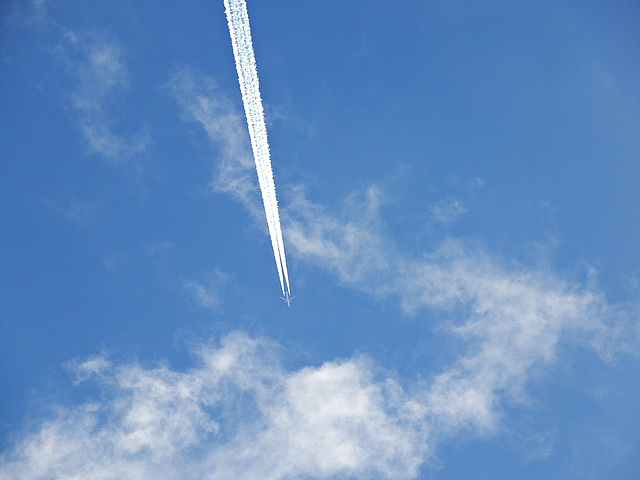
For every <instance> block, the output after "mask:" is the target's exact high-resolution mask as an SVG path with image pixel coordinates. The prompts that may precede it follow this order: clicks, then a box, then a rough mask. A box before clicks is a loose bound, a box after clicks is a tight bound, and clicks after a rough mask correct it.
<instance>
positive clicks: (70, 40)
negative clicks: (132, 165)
mask: <svg viewBox="0 0 640 480" xmlns="http://www.w3.org/2000/svg"><path fill="white" fill-rule="evenodd" d="M56 51H57V52H58V54H59V55H60V58H61V59H62V61H63V63H64V65H65V68H66V70H67V71H68V72H69V74H70V75H71V76H72V78H73V79H74V82H75V87H74V90H73V92H72V93H71V97H70V102H71V107H72V108H73V110H74V111H75V112H76V114H77V116H78V120H79V127H80V131H81V133H82V135H83V136H84V138H85V140H86V142H87V146H88V150H89V153H92V154H96V155H99V156H101V157H103V158H104V159H106V160H109V161H122V160H127V159H130V158H132V157H134V156H135V155H138V154H140V153H142V152H144V151H145V150H146V149H147V147H148V146H149V143H150V137H149V133H148V131H147V130H146V128H143V129H141V131H140V132H139V133H137V134H134V135H131V136H129V137H128V138H127V137H125V136H123V135H119V134H118V133H116V132H115V131H114V118H115V117H116V115H115V114H114V113H113V112H111V109H112V108H113V107H114V105H113V97H114V96H115V94H116V93H119V92H121V91H124V90H125V89H126V88H127V86H128V82H129V75H128V72H127V69H126V67H125V64H124V60H123V53H122V48H121V47H120V46H119V44H118V43H117V42H116V41H115V40H112V39H110V38H107V37H106V36H103V35H98V34H85V35H82V34H78V33H76V32H73V31H71V30H67V31H66V32H65V34H64V35H63V38H62V41H61V42H60V44H59V45H58V47H57V49H56Z"/></svg>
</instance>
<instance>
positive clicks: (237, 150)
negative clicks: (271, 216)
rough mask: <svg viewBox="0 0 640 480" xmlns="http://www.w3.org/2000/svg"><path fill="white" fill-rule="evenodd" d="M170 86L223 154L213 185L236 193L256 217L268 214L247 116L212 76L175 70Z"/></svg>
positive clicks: (186, 116)
mask: <svg viewBox="0 0 640 480" xmlns="http://www.w3.org/2000/svg"><path fill="white" fill-rule="evenodd" d="M169 87H170V90H171V93H172V94H173V96H174V98H175V99H176V101H177V102H178V105H179V106H180V108H181V115H182V118H183V119H184V120H186V121H190V122H196V123H198V124H200V126H202V128H203V129H204V131H205V132H206V133H207V137H208V138H209V141H210V142H211V143H212V145H214V146H215V147H216V148H217V150H218V152H219V154H220V157H219V158H218V159H216V169H215V174H214V179H213V181H212V182H211V187H212V188H213V189H214V190H215V191H218V192H223V193H229V194H231V195H233V196H234V198H236V200H238V201H240V202H241V203H242V204H243V205H244V206H245V207H246V208H247V209H248V210H249V212H250V213H251V214H252V215H253V217H254V218H262V217H264V210H263V208H262V202H261V201H260V196H259V193H258V182H257V178H256V173H255V172H256V170H255V165H254V162H253V155H252V153H251V148H250V144H249V132H248V130H247V126H246V121H245V117H244V115H241V114H240V112H239V111H238V109H237V108H236V107H235V106H234V105H233V103H232V102H231V100H229V98H227V97H226V96H225V95H223V94H222V93H220V92H219V90H218V88H217V87H216V84H215V82H214V81H213V80H212V79H211V78H209V77H206V76H205V75H202V74H199V73H197V72H195V71H193V70H191V69H188V68H183V69H177V70H175V71H174V73H173V74H172V76H171V79H170V82H169Z"/></svg>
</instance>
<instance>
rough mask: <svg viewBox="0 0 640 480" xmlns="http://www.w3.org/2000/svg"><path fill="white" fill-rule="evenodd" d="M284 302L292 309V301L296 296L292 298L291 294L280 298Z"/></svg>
mask: <svg viewBox="0 0 640 480" xmlns="http://www.w3.org/2000/svg"><path fill="white" fill-rule="evenodd" d="M280 298H281V299H282V300H284V301H285V302H286V303H287V307H289V308H291V301H292V300H293V299H294V298H296V297H295V296H293V297H292V296H291V294H290V293H289V292H287V293H285V294H284V297H280Z"/></svg>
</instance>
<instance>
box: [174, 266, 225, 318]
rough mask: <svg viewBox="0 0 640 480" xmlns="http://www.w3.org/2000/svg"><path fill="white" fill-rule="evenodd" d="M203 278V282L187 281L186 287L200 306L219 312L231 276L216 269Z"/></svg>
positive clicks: (185, 282)
mask: <svg viewBox="0 0 640 480" xmlns="http://www.w3.org/2000/svg"><path fill="white" fill-rule="evenodd" d="M203 277H204V278H203V279H202V280H194V279H189V280H185V281H184V283H183V284H184V287H185V289H186V290H187V292H189V295H190V296H191V298H192V299H193V300H194V301H195V302H196V303H197V304H198V305H200V306H201V307H204V308H208V309H212V310H217V309H218V308H220V306H221V305H222V301H223V296H222V293H223V290H224V289H226V288H227V284H228V281H229V275H228V274H226V273H224V272H223V271H222V270H220V269H216V270H214V271H213V272H210V273H208V274H206V275H204V276H203Z"/></svg>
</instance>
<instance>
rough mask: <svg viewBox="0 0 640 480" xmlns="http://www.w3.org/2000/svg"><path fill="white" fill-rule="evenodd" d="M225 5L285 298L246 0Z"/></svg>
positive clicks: (283, 261) (277, 218) (273, 190)
mask: <svg viewBox="0 0 640 480" xmlns="http://www.w3.org/2000/svg"><path fill="white" fill-rule="evenodd" d="M224 5H225V13H226V15H227V22H228V23H229V33H230V35H231V43H232V45H233V56H234V57H235V60H236V70H237V71H238V81H239V82H240V91H241V92H242V103H243V105H244V111H245V115H246V116H247V124H248V126H249V136H250V137H251V148H252V149H253V158H254V161H255V163H256V170H257V172H258V183H259V184H260V191H261V192H262V201H263V203H264V211H265V214H266V216H267V225H268V226H269V235H270V236H271V246H272V247H273V255H274V257H275V259H276V266H277V267H278V276H279V277H280V287H281V288H282V294H283V295H284V294H285V291H286V293H291V289H290V287H289V273H288V271H287V259H286V257H285V256H284V243H283V242H282V228H281V226H280V215H279V214H278V200H277V199H276V186H275V183H274V182H273V170H272V169H271V158H270V157H269V143H268V142H267V127H266V126H265V123H264V110H263V108H262V99H261V98H260V88H259V84H258V71H257V69H256V59H255V56H254V53H253V44H252V42H251V28H250V27H249V15H248V14H247V4H246V2H245V0H225V1H224ZM285 286H286V290H285Z"/></svg>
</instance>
